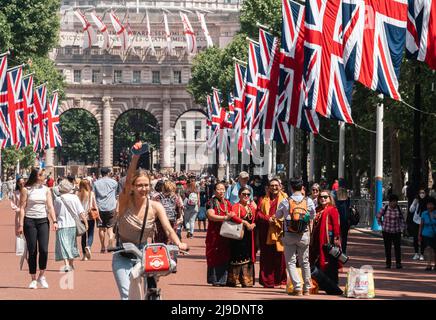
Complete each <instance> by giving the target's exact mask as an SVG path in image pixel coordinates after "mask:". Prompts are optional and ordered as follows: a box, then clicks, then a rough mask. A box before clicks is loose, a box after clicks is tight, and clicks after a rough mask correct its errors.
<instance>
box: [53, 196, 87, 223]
mask: <svg viewBox="0 0 436 320" xmlns="http://www.w3.org/2000/svg"><path fill="white" fill-rule="evenodd" d="M61 197H62V200H63V201H64V202H65V204H66V205H68V207H69V209H70V211H72V212H71V213H72V214H76V215H80V214H81V213H83V212H85V209H83V206H82V203H81V202H80V199H79V197H78V196H77V195H75V194H73V193H67V194H63V195H62V196H61ZM61 197H57V198H56V199H55V200H54V201H53V207H54V210H55V213H56V219H57V221H58V228H71V227H75V226H76V223H75V221H74V219H73V218H72V217H71V214H70V213H69V212H68V211H67V210H68V209H67V208H66V206H65V204H64V203H63V202H62V200H61Z"/></svg>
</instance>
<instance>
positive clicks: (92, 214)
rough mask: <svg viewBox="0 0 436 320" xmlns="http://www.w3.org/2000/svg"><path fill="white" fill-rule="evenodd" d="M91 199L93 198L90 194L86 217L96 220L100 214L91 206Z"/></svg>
mask: <svg viewBox="0 0 436 320" xmlns="http://www.w3.org/2000/svg"><path fill="white" fill-rule="evenodd" d="M92 197H93V193H92V192H91V194H90V195H89V206H88V208H89V211H88V216H89V218H91V219H92V220H97V219H98V218H99V217H100V214H99V213H98V210H97V208H95V207H93V206H92Z"/></svg>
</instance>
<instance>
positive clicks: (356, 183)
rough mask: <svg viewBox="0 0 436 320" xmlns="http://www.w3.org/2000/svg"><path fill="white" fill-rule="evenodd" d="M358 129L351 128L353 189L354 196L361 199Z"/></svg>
mask: <svg viewBox="0 0 436 320" xmlns="http://www.w3.org/2000/svg"><path fill="white" fill-rule="evenodd" d="M356 130H357V129H356V128H355V127H352V128H351V152H352V153H353V154H352V157H351V172H352V177H351V179H352V187H351V188H352V189H353V191H354V196H355V197H356V198H359V197H360V174H359V165H358V159H357V137H356Z"/></svg>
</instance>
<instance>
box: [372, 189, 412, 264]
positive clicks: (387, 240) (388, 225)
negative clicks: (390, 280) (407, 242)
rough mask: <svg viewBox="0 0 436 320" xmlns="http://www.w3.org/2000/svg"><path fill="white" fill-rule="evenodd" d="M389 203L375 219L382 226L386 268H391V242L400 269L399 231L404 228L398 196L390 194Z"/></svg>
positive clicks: (404, 223)
mask: <svg viewBox="0 0 436 320" xmlns="http://www.w3.org/2000/svg"><path fill="white" fill-rule="evenodd" d="M388 201H389V205H387V206H385V207H384V208H382V209H381V210H380V211H379V212H378V214H377V221H378V223H379V224H380V225H381V227H382V234H383V241H384V245H385V254H386V268H387V269H390V268H391V263H392V258H391V249H392V243H393V244H394V249H395V264H396V266H397V269H401V268H402V267H403V266H402V265H401V232H404V231H405V229H406V222H405V221H404V217H403V213H402V212H401V208H400V207H399V206H398V196H397V195H395V194H391V195H390V196H389V198H388Z"/></svg>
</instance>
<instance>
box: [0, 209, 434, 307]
mask: <svg viewBox="0 0 436 320" xmlns="http://www.w3.org/2000/svg"><path fill="white" fill-rule="evenodd" d="M13 228H14V227H13V214H12V213H11V211H10V207H9V203H7V202H5V201H2V202H0V261H1V263H0V299H13V300H21V299H28V300H40V299H51V300H59V299H61V300H78V299H83V300H91V299H97V300H111V299H118V298H119V296H118V291H117V288H116V286H115V281H114V278H113V275H112V272H111V258H112V257H111V254H100V253H99V250H100V247H99V244H98V241H96V242H95V243H94V246H93V248H92V250H93V251H94V253H93V256H92V260H90V261H76V271H75V272H74V273H67V274H65V273H61V272H60V271H59V270H60V268H61V267H62V263H60V262H55V261H54V240H55V234H54V233H53V232H52V233H51V234H50V247H49V262H48V270H47V275H46V276H47V280H48V282H49V285H50V288H49V289H48V290H44V289H37V290H30V289H27V286H28V284H29V282H30V280H29V279H30V278H29V275H28V269H27V265H25V267H24V268H23V271H20V270H19V257H16V256H15V237H14V230H13ZM205 236H206V234H205V233H204V232H197V233H196V235H195V238H193V239H186V241H187V242H188V243H189V244H190V246H191V252H190V255H189V256H185V257H181V258H180V259H179V266H178V272H177V274H173V275H170V276H168V277H166V278H161V281H160V286H161V288H162V289H163V294H164V299H171V300H173V299H174V300H175V299H182V300H204V299H208V300H220V299H230V300H241V299H247V300H254V299H255V300H265V299H296V297H291V296H288V295H286V294H285V293H284V289H264V288H262V287H259V285H258V284H256V286H255V287H254V288H249V289H247V288H215V287H211V286H209V285H207V283H206V260H205V256H204V251H205V250H204V241H205ZM97 237H98V236H97ZM96 240H98V239H96ZM412 251H413V250H412V249H411V248H410V247H405V248H403V265H404V269H401V270H396V269H391V270H386V269H384V252H383V243H382V240H381V239H380V238H377V237H374V236H372V235H370V234H366V233H361V232H358V231H353V232H352V233H351V235H350V238H349V255H350V261H349V262H348V263H347V266H346V268H344V272H343V273H341V274H340V285H341V287H342V288H344V286H345V280H346V273H345V272H346V271H347V268H348V267H350V266H353V267H360V266H362V265H368V264H369V265H372V266H373V267H374V270H375V286H376V295H377V298H379V299H435V298H436V272H431V273H428V272H425V271H424V268H425V266H424V263H423V262H416V261H413V260H412V259H411V257H412V254H413V252H412ZM258 270H259V268H258V265H256V273H257V272H258ZM68 277H73V278H68ZM67 278H68V280H73V281H70V282H68V283H72V284H73V285H72V287H70V288H69V287H66V285H65V283H66V279H67ZM303 298H304V299H322V300H326V299H329V300H338V299H345V298H343V297H332V296H327V295H325V294H319V295H315V296H310V297H303Z"/></svg>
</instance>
